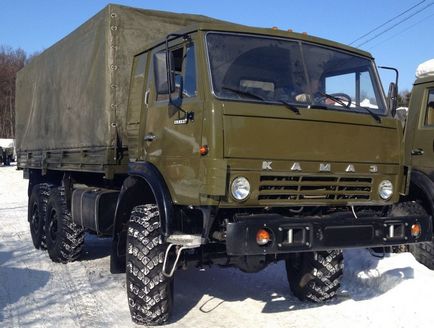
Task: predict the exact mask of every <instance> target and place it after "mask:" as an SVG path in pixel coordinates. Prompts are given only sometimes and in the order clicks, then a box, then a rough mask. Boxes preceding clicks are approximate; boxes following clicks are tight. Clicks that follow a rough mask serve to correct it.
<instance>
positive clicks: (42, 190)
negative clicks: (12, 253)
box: [27, 183, 51, 249]
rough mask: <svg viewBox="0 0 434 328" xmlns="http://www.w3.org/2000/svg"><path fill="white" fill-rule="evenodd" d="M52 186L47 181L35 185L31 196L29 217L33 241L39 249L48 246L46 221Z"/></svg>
mask: <svg viewBox="0 0 434 328" xmlns="http://www.w3.org/2000/svg"><path fill="white" fill-rule="evenodd" d="M50 188H51V186H50V185H49V184H47V183H41V184H37V185H35V186H34V187H33V189H32V193H31V194H30V198H29V205H28V210H27V213H28V216H27V219H28V221H29V225H30V234H31V236H32V242H33V245H34V246H35V248H37V249H46V248H47V244H46V236H45V229H44V223H45V213H46V211H47V202H48V195H49V192H50Z"/></svg>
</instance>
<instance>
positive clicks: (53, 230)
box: [45, 187, 84, 263]
mask: <svg viewBox="0 0 434 328" xmlns="http://www.w3.org/2000/svg"><path fill="white" fill-rule="evenodd" d="M45 235H46V240H47V250H48V255H49V256H50V258H51V260H52V261H53V262H61V263H66V262H71V261H74V260H76V259H77V258H78V257H79V256H80V254H81V251H82V248H83V243H84V229H83V228H82V227H80V226H78V225H77V224H75V223H73V222H72V220H71V214H70V212H69V211H68V208H67V206H66V200H65V192H64V189H63V187H58V188H54V189H52V190H51V192H50V197H49V199H48V204H47V211H46V215H45Z"/></svg>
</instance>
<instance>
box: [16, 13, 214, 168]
mask: <svg viewBox="0 0 434 328" xmlns="http://www.w3.org/2000/svg"><path fill="white" fill-rule="evenodd" d="M210 21H214V22H215V21H216V20H214V19H211V18H209V17H205V16H198V15H189V14H174V13H166V12H159V11H150V10H141V9H135V8H129V7H125V6H119V5H108V6H107V7H106V8H104V9H103V10H102V11H101V12H99V13H98V14H97V15H95V16H94V17H93V18H91V19H90V20H89V21H87V22H86V23H84V24H83V25H81V26H80V27H79V28H78V29H77V30H75V31H73V32H72V33H71V34H69V35H68V36H66V37H65V38H64V39H62V40H61V41H59V42H58V43H56V44H55V45H53V46H52V47H50V48H49V49H47V50H46V51H44V52H43V53H42V54H41V55H39V56H37V57H35V58H34V59H33V60H32V61H31V63H29V64H28V65H26V66H25V67H24V69H22V70H21V71H20V72H19V73H18V76H17V93H16V145H17V150H18V152H19V153H21V154H22V155H25V153H26V152H29V151H48V150H49V151H52V150H62V151H68V150H74V149H75V150H77V149H89V150H97V149H100V150H101V149H104V148H106V149H109V148H113V147H114V145H115V143H116V140H117V138H120V140H122V146H123V147H126V146H127V145H126V143H127V136H126V118H127V115H126V111H127V101H128V87H129V82H130V72H131V64H132V59H133V55H134V54H135V51H137V49H140V48H141V49H143V47H144V46H146V45H147V44H149V43H151V42H154V41H157V40H159V39H162V38H164V37H165V36H166V35H167V34H168V33H169V32H174V31H176V30H179V29H180V28H182V27H184V26H187V25H191V24H194V23H201V22H210ZM101 164H104V163H101Z"/></svg>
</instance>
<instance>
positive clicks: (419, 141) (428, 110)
mask: <svg viewBox="0 0 434 328" xmlns="http://www.w3.org/2000/svg"><path fill="white" fill-rule="evenodd" d="M416 77H417V79H416V81H415V82H414V85H413V89H412V91H411V98H410V103H409V110H408V118H407V124H406V128H405V146H406V148H405V154H406V160H407V163H408V165H411V166H412V170H411V184H410V193H409V197H408V199H410V200H413V201H417V202H418V203H420V204H421V205H422V206H423V208H424V209H425V211H426V212H428V213H429V215H431V216H432V215H434V60H430V61H428V62H426V63H422V64H421V65H419V67H418V70H417V71H416ZM410 251H411V252H412V253H413V255H414V256H415V257H416V259H417V260H418V261H419V262H421V263H423V264H425V265H426V266H427V267H428V268H430V269H432V270H434V243H433V241H430V242H427V243H421V244H420V245H412V246H410Z"/></svg>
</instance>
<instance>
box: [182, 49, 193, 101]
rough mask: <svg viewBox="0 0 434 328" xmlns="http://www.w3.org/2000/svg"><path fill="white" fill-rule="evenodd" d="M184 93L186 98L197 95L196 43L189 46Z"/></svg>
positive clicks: (186, 57) (186, 58) (185, 67)
mask: <svg viewBox="0 0 434 328" xmlns="http://www.w3.org/2000/svg"><path fill="white" fill-rule="evenodd" d="M182 94H183V97H184V98H188V97H194V96H196V95H197V87H196V56H195V53H194V45H191V46H188V47H187V52H186V56H185V66H184V88H183V90H182Z"/></svg>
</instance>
